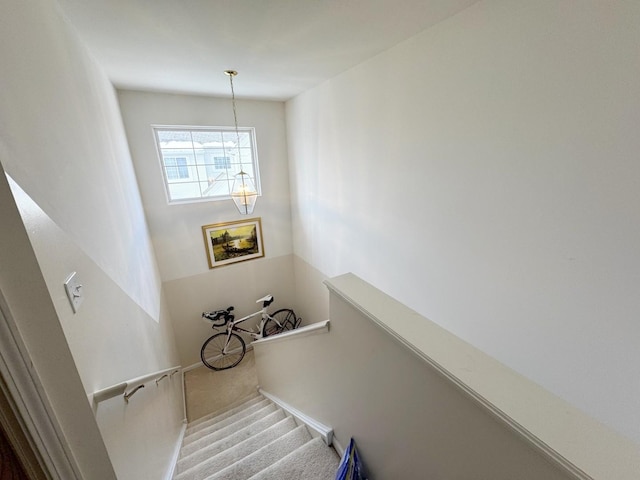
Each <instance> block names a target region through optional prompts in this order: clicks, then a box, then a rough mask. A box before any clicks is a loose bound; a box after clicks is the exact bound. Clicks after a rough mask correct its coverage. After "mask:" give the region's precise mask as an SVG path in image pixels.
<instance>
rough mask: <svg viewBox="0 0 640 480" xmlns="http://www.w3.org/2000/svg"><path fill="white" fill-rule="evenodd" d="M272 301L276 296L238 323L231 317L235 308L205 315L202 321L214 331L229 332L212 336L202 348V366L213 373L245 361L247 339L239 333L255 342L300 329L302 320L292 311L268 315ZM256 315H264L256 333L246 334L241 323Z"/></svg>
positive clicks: (285, 310)
mask: <svg viewBox="0 0 640 480" xmlns="http://www.w3.org/2000/svg"><path fill="white" fill-rule="evenodd" d="M273 300H274V298H273V295H266V296H264V297H262V298H260V299H258V300H256V303H260V302H262V309H261V310H258V311H257V312H253V313H251V314H249V315H247V316H246V317H242V318H240V319H238V320H234V319H235V316H234V314H233V313H231V312H232V311H233V310H234V308H233V306H231V307H228V308H227V309H226V310H215V311H212V312H202V318H204V319H205V321H207V320H208V321H210V322H211V328H213V329H214V330H215V329H217V328H218V327H223V326H225V325H226V329H227V331H226V332H224V333H223V332H221V333H216V334H215V335H212V336H211V337H209V338H208V339H207V340H206V341H205V342H204V343H203V344H202V348H201V349H200V358H201V359H202V363H203V364H204V365H205V366H206V367H208V368H210V369H212V370H226V369H227V368H233V367H235V366H236V365H238V364H239V363H240V361H241V360H242V359H243V358H244V354H245V352H246V350H247V347H246V344H245V341H244V339H243V338H242V337H241V336H240V335H238V333H236V332H242V333H246V334H248V335H250V336H251V337H252V338H253V339H254V340H259V339H261V338H264V337H268V336H270V335H275V334H277V333H282V332H284V331H287V330H293V329H295V328H298V326H299V325H300V322H301V321H302V319H301V318H296V314H295V313H294V311H293V310H292V309H290V308H282V309H280V310H278V311H276V312H274V314H273V315H270V314H269V313H267V308H268V307H269V305H271V304H272V303H273ZM256 315H261V319H260V323H259V324H258V325H257V327H258V328H257V330H247V329H244V328H242V327H239V326H238V324H239V323H242V322H245V321H247V320H249V319H250V318H253V317H255V316H256Z"/></svg>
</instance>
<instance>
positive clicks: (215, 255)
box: [202, 218, 264, 268]
mask: <svg viewBox="0 0 640 480" xmlns="http://www.w3.org/2000/svg"><path fill="white" fill-rule="evenodd" d="M202 234H203V235H204V244H205V248H206V250H207V259H208V260H209V268H215V267H222V266H223V265H229V264H231V263H236V262H243V261H245V260H253V259H254V258H260V257H264V249H263V247H262V225H261V224H260V218H251V219H249V220H239V221H237V222H225V223H214V224H213V225H204V226H203V227H202Z"/></svg>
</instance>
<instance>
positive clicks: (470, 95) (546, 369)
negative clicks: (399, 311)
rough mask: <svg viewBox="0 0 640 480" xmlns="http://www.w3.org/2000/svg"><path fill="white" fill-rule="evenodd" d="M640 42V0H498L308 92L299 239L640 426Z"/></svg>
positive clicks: (298, 135) (299, 101)
mask: <svg viewBox="0 0 640 480" xmlns="http://www.w3.org/2000/svg"><path fill="white" fill-rule="evenodd" d="M638 45H640V3H638V2H636V1H633V0H631V1H611V2H598V1H595V0H591V1H573V0H566V1H557V0H541V1H537V2H503V1H485V2H480V3H478V4H476V5H474V6H472V7H470V8H469V9H467V10H465V11H463V12H461V13H460V14H458V15H457V16H455V17H453V18H451V19H449V20H447V21H445V22H443V23H441V24H439V25H437V26H435V27H434V28H431V29H429V30H427V31H425V32H423V33H421V34H420V35H418V36H416V37H414V38H412V39H410V40H408V41H406V42H404V43H402V44H400V45H398V46H396V47H394V48H392V49H390V50H388V51H386V52H384V53H383V54H381V55H379V56H377V57H375V58H373V59H371V60H369V61H367V62H365V63H363V64H361V65H359V66H357V67H355V68H353V69H351V70H349V71H347V72H345V73H344V74H342V75H340V76H338V77H335V78H333V79H332V80H330V81H328V82H325V83H324V84H322V85H320V86H319V87H317V88H315V89H313V90H310V91H308V92H305V93H304V94H302V95H300V96H298V97H296V98H295V99H293V100H291V101H289V102H288V103H287V138H288V142H289V158H290V162H291V172H292V177H291V182H292V183H291V190H292V197H293V200H292V205H293V206H292V209H293V210H292V217H293V236H294V253H295V254H296V255H297V256H299V257H301V259H302V260H303V261H304V262H306V263H307V264H309V265H310V266H311V267H312V268H313V269H317V270H319V271H320V272H322V274H324V275H326V276H334V275H337V274H340V273H343V272H347V271H352V272H354V273H356V274H357V275H358V276H360V277H362V278H364V279H365V280H367V281H368V282H370V283H372V284H374V285H375V286H377V287H378V288H380V289H381V290H383V291H385V292H386V293H388V294H390V295H391V296H393V297H395V298H397V299H398V300H400V301H401V302H402V303H404V304H406V305H408V306H410V307H411V308H413V309H415V310H417V311H418V312H419V313H421V314H423V315H424V316H426V317H428V318H430V319H432V320H433V321H435V322H437V323H438V324H440V325H441V326H443V327H445V328H446V329H448V330H449V331H451V332H453V333H454V334H456V335H458V336H460V337H462V338H463V339H465V340H467V341H469V342H471V343H472V344H474V345H475V346H477V347H479V348H481V349H482V350H484V351H485V352H487V353H489V354H490V355H492V356H494V357H496V358H497V359H499V360H500V361H502V362H504V363H506V364H507V365H509V366H510V367H512V368H514V369H515V370H517V371H518V372H520V373H522V374H524V375H525V376H527V377H528V378H531V379H533V380H534V381H536V382H538V383H540V384H541V385H543V386H544V387H546V388H548V389H550V390H551V391H553V392H555V393H556V394H558V395H559V396H561V397H563V398H564V399H566V400H568V401H569V402H571V403H573V404H574V405H576V406H578V407H579V408H581V409H583V410H584V411H586V412H587V413H589V414H591V415H593V416H595V417H597V418H598V419H600V420H602V421H603V422H605V423H607V424H608V425H610V426H612V427H614V428H615V429H617V430H618V431H619V432H621V433H623V434H625V435H627V436H629V437H631V438H632V439H634V440H635V441H636V442H640V411H639V410H638V409H637V408H636V407H637V404H638V402H640V383H638V382H636V381H634V380H633V379H635V378H636V377H637V365H638V364H640V350H639V349H638V348H637V345H638V339H640V323H638V322H637V317H638V312H640V295H638V286H639V283H640V278H639V277H638V272H639V271H640V256H639V255H638V244H639V243H640V229H639V228H638V225H640V210H638V208H637V206H638V203H639V201H640V188H638V185H640V163H639V162H638V158H637V156H638V151H640V137H639V136H638V135H637V132H636V130H637V125H638V124H640V83H639V82H638V81H637V79H638V78H640V56H638V54H637V53H638V48H637V47H638ZM300 271H301V272H302V271H304V269H300ZM297 281H298V282H299V281H300V280H299V279H297Z"/></svg>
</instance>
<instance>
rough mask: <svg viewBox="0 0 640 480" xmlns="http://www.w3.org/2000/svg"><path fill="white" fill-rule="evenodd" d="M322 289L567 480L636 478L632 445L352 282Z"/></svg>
mask: <svg viewBox="0 0 640 480" xmlns="http://www.w3.org/2000/svg"><path fill="white" fill-rule="evenodd" d="M324 284H325V285H326V286H327V287H328V289H329V292H330V295H331V297H332V301H333V298H340V299H341V300H342V301H344V302H345V303H346V304H348V305H350V306H351V307H352V308H353V309H355V310H356V311H358V312H359V313H360V314H361V315H363V316H364V317H366V318H368V319H369V320H371V322H372V323H373V324H374V325H376V327H379V328H380V329H382V330H383V331H384V332H386V333H387V334H388V335H389V336H390V337H391V338H393V339H394V340H396V341H397V342H399V344H401V345H403V347H405V348H407V349H408V350H409V351H411V352H412V353H414V354H416V355H417V356H418V357H419V358H420V359H421V360H422V361H424V362H425V364H427V365H430V366H431V367H432V368H433V369H435V371H437V372H438V373H439V374H441V375H442V377H443V378H445V379H447V380H448V381H449V382H451V383H452V384H453V385H455V386H456V387H458V388H459V389H460V391H462V392H463V393H465V394H466V395H468V397H469V398H471V399H473V400H474V401H475V402H477V404H479V405H481V406H482V407H484V409H485V411H487V412H489V413H490V414H492V415H493V416H494V417H495V418H498V419H499V420H500V421H502V422H503V424H504V425H507V426H508V427H509V428H510V429H512V430H513V431H514V432H516V433H517V434H518V435H519V436H520V437H521V438H522V439H523V440H525V441H526V442H527V443H528V444H529V445H531V446H533V447H534V448H535V449H537V450H538V451H539V452H541V453H542V454H543V455H544V456H546V458H547V459H549V460H550V461H551V462H552V463H553V464H555V465H557V466H559V467H560V468H562V470H563V471H565V472H567V473H569V474H571V475H572V476H573V477H574V478H577V479H584V480H587V479H605V478H607V479H608V478H616V479H619V480H622V479H634V480H635V479H637V478H638V471H639V470H638V466H640V450H638V447H637V443H634V442H633V441H632V440H630V439H627V438H626V437H623V436H621V435H619V434H618V433H617V432H615V431H613V430H612V429H610V428H609V427H606V426H604V425H603V424H601V423H600V422H598V421H597V420H595V419H593V418H591V417H589V416H588V415H587V414H585V413H583V412H581V411H580V410H579V409H577V408H576V407H574V406H572V405H571V404H569V403H568V402H566V401H564V400H562V399H561V398H559V397H557V396H555V395H554V394H552V393H550V392H548V391H546V390H545V389H543V388H542V387H540V386H539V385H537V384H535V383H534V382H532V381H530V380H528V379H526V378H525V377H523V376H522V375H519V374H517V373H516V372H514V371H513V370H511V369H510V368H508V367H506V366H505V365H503V364H501V363H500V362H498V361H497V360H495V359H493V358H492V357H490V356H489V355H487V354H485V353H483V352H481V351H480V350H478V349H477V348H475V347H473V346H471V345H470V344H468V343H466V342H464V341H463V340H461V339H460V338H458V337H456V336H454V335H453V334H451V333H449V332H447V331H446V330H445V329H444V328H442V327H440V326H438V325H436V324H435V323H433V322H431V321H429V320H428V319H426V318H425V317H423V316H421V315H420V314H418V313H417V312H415V311H413V310H411V309H409V308H408V307H406V306H404V305H402V304H401V303H399V302H398V301H396V300H394V299H393V298H391V297H390V296H388V295H386V294H384V293H383V292H381V291H379V290H377V289H376V288H375V287H373V286H372V285H369V284H368V283H366V282H365V281H364V280H362V279H360V278H358V277H356V276H355V275H353V274H344V275H341V276H338V277H334V278H331V279H327V280H325V281H324Z"/></svg>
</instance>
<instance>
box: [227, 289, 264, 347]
mask: <svg viewBox="0 0 640 480" xmlns="http://www.w3.org/2000/svg"><path fill="white" fill-rule="evenodd" d="M260 302H262V309H260V310H258V311H257V312H253V313H250V314H249V315H247V316H245V317H242V318H239V319H238V320H232V321H231V322H229V323H227V344H226V345H225V346H224V349H223V352H224V353H228V352H227V346H228V345H229V338H230V337H231V333H232V332H243V333H246V334H248V335H250V336H251V337H252V338H253V339H254V340H258V339H260V338H262V337H263V334H264V324H265V323H266V321H267V320H269V319H270V318H273V317H271V315H269V314H268V313H267V308H268V307H269V305H271V303H272V302H273V295H266V296H264V297H262V298H260V299H258V300H256V303H260ZM257 315H261V316H262V318H261V319H260V323H259V324H258V331H257V332H255V331H253V330H247V329H246V328H242V327H239V326H238V324H239V323H242V322H246V321H247V320H249V319H250V318H253V317H255V316H257Z"/></svg>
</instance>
